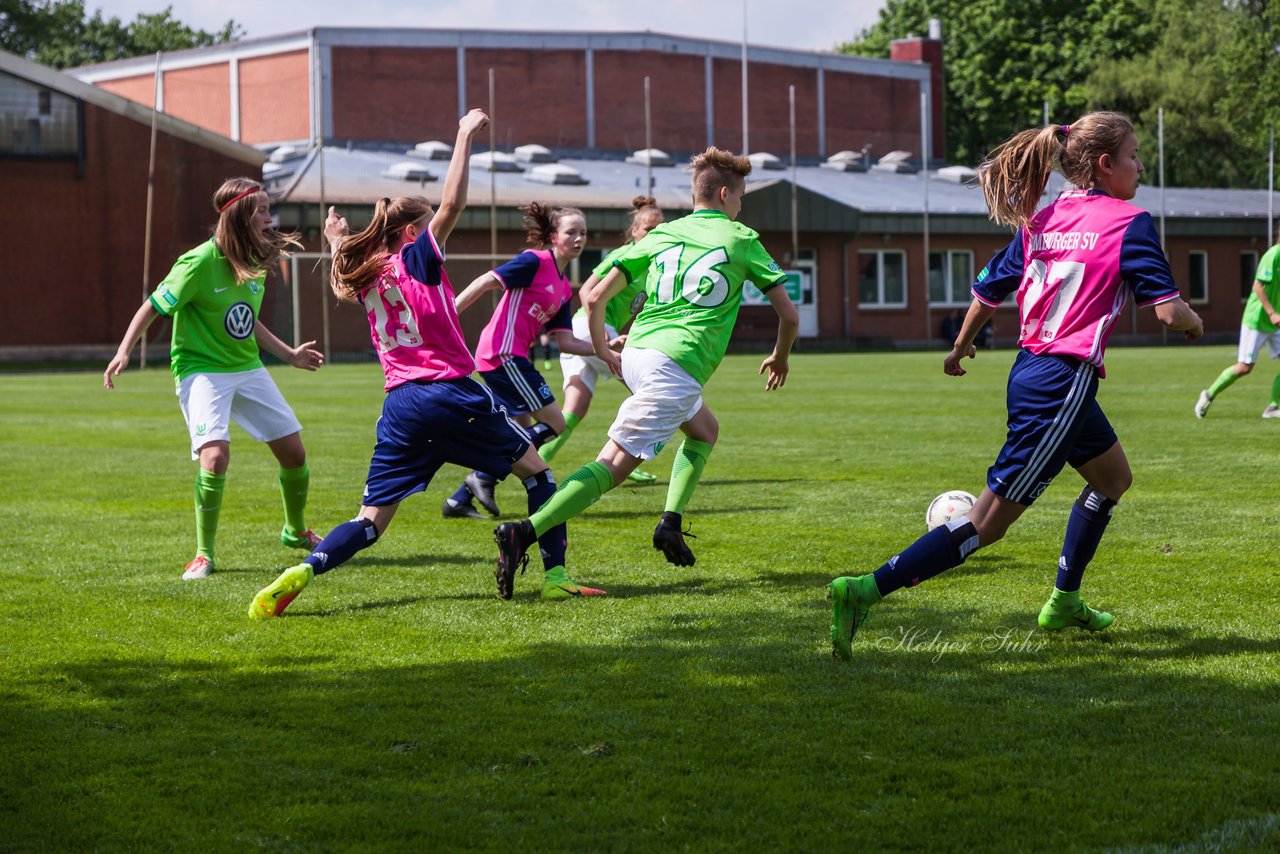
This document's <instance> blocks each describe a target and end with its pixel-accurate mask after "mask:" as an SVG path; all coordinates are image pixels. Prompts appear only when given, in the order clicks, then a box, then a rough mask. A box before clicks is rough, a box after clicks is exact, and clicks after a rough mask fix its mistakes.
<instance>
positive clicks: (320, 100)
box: [293, 41, 330, 362]
mask: <svg viewBox="0 0 1280 854" xmlns="http://www.w3.org/2000/svg"><path fill="white" fill-rule="evenodd" d="M315 74H316V87H315V92H316V95H315V97H316V110H315V113H316V157H317V159H318V160H319V163H320V246H321V249H323V248H324V221H325V219H326V218H327V216H328V212H327V211H326V210H325V206H324V76H323V75H324V63H323V62H322V61H321V58H320V44H319V41H317V42H316V50H315ZM293 286H294V287H295V288H298V287H301V283H299V282H297V281H296V280H295V281H294V283H293ZM328 290H329V289H328V288H326V287H324V284H323V281H322V283H321V288H320V322H321V327H322V329H323V335H324V337H323V340H324V360H325V361H326V362H327V361H329V358H330V353H329V296H328ZM293 334H294V337H295V338H297V337H298V330H297V329H295V330H294V331H293ZM293 346H295V347H296V346H298V341H294V342H293Z"/></svg>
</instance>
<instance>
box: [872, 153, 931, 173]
mask: <svg viewBox="0 0 1280 854" xmlns="http://www.w3.org/2000/svg"><path fill="white" fill-rule="evenodd" d="M871 168H872V169H874V170H875V171H877V172H897V173H899V174H911V175H914V174H915V173H916V172H919V171H920V164H918V163H916V162H914V161H913V160H912V159H911V152H910V151H890V152H889V153H888V154H886V155H885V156H884V157H881V158H880V159H879V160H877V161H876V165H875V166H872V167H871Z"/></svg>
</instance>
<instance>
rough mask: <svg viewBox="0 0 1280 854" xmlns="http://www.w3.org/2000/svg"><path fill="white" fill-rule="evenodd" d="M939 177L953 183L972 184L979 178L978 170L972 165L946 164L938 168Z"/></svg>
mask: <svg viewBox="0 0 1280 854" xmlns="http://www.w3.org/2000/svg"><path fill="white" fill-rule="evenodd" d="M937 174H938V177H939V178H941V179H942V180H943V181H950V182H952V183H953V184H972V183H973V182H974V181H976V180H978V170H977V169H974V168H973V167H971V166H946V167H943V168H942V169H939V170H938V173H937Z"/></svg>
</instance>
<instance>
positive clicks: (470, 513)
mask: <svg viewBox="0 0 1280 854" xmlns="http://www.w3.org/2000/svg"><path fill="white" fill-rule="evenodd" d="M440 515H441V516H443V517H444V518H446V519H487V518H488V517H487V516H485V515H484V514H483V513H481V512H480V511H479V510H477V509H476V506H475V505H474V504H472V503H471V502H470V501H464V502H462V503H461V504H450V503H449V502H448V501H446V502H445V503H444V506H443V507H441V508H440Z"/></svg>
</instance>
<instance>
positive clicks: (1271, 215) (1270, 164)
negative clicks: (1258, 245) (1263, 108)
mask: <svg viewBox="0 0 1280 854" xmlns="http://www.w3.org/2000/svg"><path fill="white" fill-rule="evenodd" d="M1270 138H1271V142H1270V145H1269V146H1268V150H1267V242H1268V243H1270V242H1271V241H1273V240H1275V239H1276V233H1275V224H1274V220H1275V209H1276V195H1275V193H1276V125H1275V122H1272V123H1271V134H1270Z"/></svg>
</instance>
